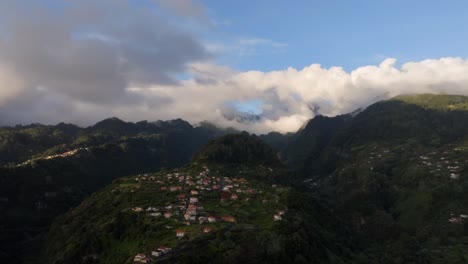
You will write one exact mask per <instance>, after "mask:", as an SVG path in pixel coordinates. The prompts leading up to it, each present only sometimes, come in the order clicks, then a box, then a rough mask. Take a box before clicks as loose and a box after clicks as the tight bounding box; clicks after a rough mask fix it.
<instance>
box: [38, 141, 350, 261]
mask: <svg viewBox="0 0 468 264" xmlns="http://www.w3.org/2000/svg"><path fill="white" fill-rule="evenodd" d="M271 150H272V149H271V147H270V146H268V145H266V144H265V143H263V142H262V141H260V140H259V139H258V138H257V137H256V136H251V135H249V134H247V133H245V132H244V133H241V134H239V135H227V136H224V137H222V138H219V139H216V140H213V141H211V142H210V143H208V144H207V145H206V146H205V147H204V148H203V149H202V150H201V151H200V152H199V153H198V154H197V155H196V156H195V158H194V160H193V161H192V162H191V163H189V164H187V165H185V166H183V167H181V168H177V169H171V170H162V171H159V172H155V173H148V174H140V175H133V176H129V177H124V178H120V179H117V180H114V181H113V183H112V184H111V185H109V186H107V187H105V188H104V189H103V190H101V191H99V192H97V193H95V194H93V195H92V196H90V197H89V198H88V199H86V200H85V201H84V202H83V203H82V204H81V205H80V206H78V207H76V208H75V209H73V210H72V211H70V212H68V213H67V214H65V215H64V216H62V217H60V218H58V219H57V221H56V222H55V223H54V225H53V227H52V229H51V230H50V232H49V235H48V238H47V243H46V254H45V259H44V260H43V261H45V262H47V263H132V262H133V260H134V258H138V256H139V255H138V254H145V255H147V256H148V255H150V254H151V253H152V252H154V256H151V258H153V260H154V261H157V262H161V263H174V262H175V263H188V262H190V263H205V262H209V263H239V262H245V263H297V262H299V263H324V262H326V263H331V262H333V263H345V262H346V260H349V258H350V256H351V254H352V248H353V244H352V243H351V236H350V234H349V231H348V230H347V229H346V228H344V227H343V226H342V225H341V222H340V220H338V219H337V218H335V217H334V216H333V215H332V213H331V212H329V211H328V210H327V209H326V208H324V207H322V206H320V205H319V204H318V203H317V202H316V201H315V200H314V199H313V198H312V197H311V196H310V195H308V194H306V193H300V192H297V191H296V190H295V189H294V188H293V187H291V186H288V185H281V184H277V183H276V180H277V179H281V178H287V177H288V173H289V172H288V171H287V170H286V168H285V167H284V166H282V164H281V163H280V162H279V160H278V159H277V157H276V153H275V152H273V151H271ZM221 157H223V158H221ZM167 248H169V249H170V251H168V252H165V251H166V250H167ZM158 249H160V250H158ZM164 249H166V250H164ZM160 254H161V255H160Z"/></svg>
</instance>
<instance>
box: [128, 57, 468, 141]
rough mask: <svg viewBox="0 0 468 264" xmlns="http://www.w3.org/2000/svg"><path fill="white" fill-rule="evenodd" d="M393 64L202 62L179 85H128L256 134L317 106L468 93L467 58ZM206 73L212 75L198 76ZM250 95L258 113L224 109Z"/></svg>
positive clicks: (328, 109)
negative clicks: (248, 66)
mask: <svg viewBox="0 0 468 264" xmlns="http://www.w3.org/2000/svg"><path fill="white" fill-rule="evenodd" d="M395 63H396V60H395V59H392V58H389V59H385V60H384V61H383V62H382V63H381V64H380V65H377V66H364V67H359V68H357V69H355V70H353V71H351V72H346V71H345V70H343V69H342V68H340V67H331V68H323V67H321V66H320V65H318V64H313V65H310V66H308V67H305V68H303V69H300V70H298V69H294V68H288V69H285V70H281V71H271V72H261V71H248V72H235V71H232V70H229V69H228V68H225V67H222V68H221V67H219V66H216V65H203V64H201V65H197V66H196V67H198V68H201V69H204V70H199V71H196V72H195V71H194V77H193V78H192V79H189V80H187V81H184V82H182V83H181V84H179V85H175V86H164V85H162V86H161V85H159V86H153V87H152V88H151V89H138V88H134V89H133V91H134V92H135V93H137V94H141V95H143V96H144V97H145V98H150V97H151V96H156V97H158V96H167V97H168V98H173V99H174V100H173V102H172V103H171V104H170V105H169V107H167V108H164V109H161V110H160V111H159V114H160V116H161V117H164V118H176V117H183V118H186V119H188V120H189V121H191V122H195V123H196V122H199V121H202V120H209V121H212V122H215V123H217V124H221V125H223V126H234V127H237V128H239V129H246V130H249V131H254V132H259V133H265V132H268V131H272V130H276V131H281V132H288V131H295V130H297V129H298V128H299V127H300V126H301V125H302V124H304V122H306V121H307V120H309V119H310V118H312V117H313V116H314V115H315V114H318V112H319V113H320V114H324V115H329V116H334V115H338V114H344V113H349V112H352V111H354V110H356V109H357V108H360V107H366V106H368V105H369V104H371V103H374V102H376V101H378V100H382V99H386V98H389V97H393V96H396V95H399V94H407V93H447V94H463V95H468V76H467V75H466V72H468V60H464V59H461V58H442V59H432V60H424V61H420V62H408V63H405V64H403V65H402V66H401V67H399V68H398V67H396V66H395ZM205 79H209V80H210V81H209V82H207V81H198V80H205ZM253 100H261V102H262V104H261V105H260V106H259V110H260V114H258V115H257V114H255V115H252V114H251V113H245V112H241V111H239V109H237V110H236V109H233V108H232V107H226V104H230V103H232V102H233V101H236V102H246V103H248V102H251V101H253ZM228 106H229V105H228ZM236 111H237V112H236ZM236 115H237V116H236Z"/></svg>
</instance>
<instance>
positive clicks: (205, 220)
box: [112, 166, 287, 263]
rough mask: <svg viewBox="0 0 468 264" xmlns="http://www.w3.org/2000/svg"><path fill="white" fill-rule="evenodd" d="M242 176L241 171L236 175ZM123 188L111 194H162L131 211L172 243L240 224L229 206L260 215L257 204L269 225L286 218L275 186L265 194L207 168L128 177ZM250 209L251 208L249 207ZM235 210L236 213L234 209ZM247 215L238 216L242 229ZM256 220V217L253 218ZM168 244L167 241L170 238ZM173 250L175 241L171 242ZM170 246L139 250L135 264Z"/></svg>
mask: <svg viewBox="0 0 468 264" xmlns="http://www.w3.org/2000/svg"><path fill="white" fill-rule="evenodd" d="M239 174H240V175H242V173H241V172H240V173H239ZM121 186H123V188H115V189H113V190H112V192H122V191H125V192H130V193H131V194H132V193H133V194H135V193H138V192H140V191H142V190H144V189H145V188H146V190H148V188H150V189H151V190H153V191H156V192H158V193H162V194H164V195H165V197H167V198H168V199H166V200H161V201H162V204H151V205H135V206H134V207H132V208H130V210H131V212H132V213H135V214H143V215H145V216H146V217H148V218H152V219H160V221H165V223H166V225H165V226H164V227H165V228H166V229H167V230H172V232H173V239H172V240H174V239H176V240H177V241H179V242H180V241H184V240H190V239H193V238H195V237H199V236H203V235H206V234H209V233H211V232H215V231H217V230H220V229H223V228H228V227H229V226H232V225H235V224H237V223H238V222H239V219H238V218H237V216H236V215H233V214H232V212H233V211H232V210H229V209H230V208H238V209H242V208H243V207H245V209H244V210H250V209H251V210H252V211H255V212H256V211H259V210H257V209H255V208H253V207H254V205H252V206H250V204H251V203H252V204H257V206H260V208H261V209H262V211H264V212H265V214H269V215H270V216H269V221H270V222H271V223H274V222H279V221H282V220H283V217H284V215H285V214H286V211H287V210H286V208H285V206H283V205H281V203H279V199H280V197H279V195H277V194H275V193H281V192H284V190H285V188H284V187H281V186H278V185H276V184H273V185H271V187H270V188H269V189H270V190H273V191H276V192H273V195H272V192H268V193H265V192H264V190H262V189H258V188H256V187H255V186H254V185H253V184H251V182H250V181H249V180H247V179H246V178H245V177H241V176H239V177H227V176H219V174H218V173H217V172H215V173H212V172H211V171H210V169H209V168H208V167H207V166H203V167H202V170H201V171H199V172H197V173H188V172H182V171H177V170H175V171H173V172H171V173H165V174H162V175H154V174H141V175H138V176H136V177H134V178H132V183H130V184H129V183H125V184H122V185H121ZM250 207H252V208H250ZM234 212H235V211H234ZM253 214H254V215H253V216H251V217H245V216H244V217H243V219H242V220H241V221H240V222H242V223H239V224H240V225H241V224H246V225H245V228H253V225H252V224H251V223H250V224H248V222H249V220H250V218H255V217H256V215H255V213H253ZM258 216H261V215H260V214H258ZM169 240H170V239H169ZM171 244H172V246H174V244H177V242H174V241H172V243H171ZM170 252H171V247H170V246H169V245H167V244H161V245H155V247H154V249H153V250H151V251H148V252H138V253H137V255H135V257H134V263H152V262H153V261H155V260H157V259H158V258H161V257H163V256H164V255H166V254H170Z"/></svg>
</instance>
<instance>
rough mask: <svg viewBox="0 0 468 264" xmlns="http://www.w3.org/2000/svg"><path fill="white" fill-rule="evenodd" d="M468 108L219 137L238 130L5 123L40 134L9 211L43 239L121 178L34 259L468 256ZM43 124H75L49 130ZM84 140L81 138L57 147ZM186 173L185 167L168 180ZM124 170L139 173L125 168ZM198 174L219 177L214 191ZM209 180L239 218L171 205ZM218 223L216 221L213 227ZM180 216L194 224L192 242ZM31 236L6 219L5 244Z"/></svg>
mask: <svg viewBox="0 0 468 264" xmlns="http://www.w3.org/2000/svg"><path fill="white" fill-rule="evenodd" d="M467 105H468V98H467V97H463V96H450V95H430V94H424V95H406V96H398V97H396V98H393V99H391V100H387V101H382V102H378V103H376V104H374V105H371V106H370V107H368V108H367V109H366V110H364V111H362V112H360V113H358V114H356V115H355V114H350V115H343V116H337V117H333V118H329V117H323V116H317V117H315V118H314V119H312V120H311V121H309V122H308V124H307V125H305V126H304V127H303V128H302V129H301V130H299V131H298V132H297V133H296V134H288V135H281V134H278V133H270V134H268V135H262V136H258V137H257V136H255V135H249V134H247V133H245V132H243V133H241V134H236V135H228V136H224V137H221V138H219V139H215V140H212V139H213V138H214V137H216V136H218V135H221V134H223V133H227V131H220V130H218V129H216V128H215V127H213V126H211V125H209V124H204V125H202V126H200V127H198V128H193V127H192V126H190V125H189V124H187V123H185V122H183V121H181V120H178V121H173V123H171V122H159V123H147V122H139V123H136V124H133V123H125V122H122V121H120V120H117V119H109V120H105V121H103V122H100V123H98V124H96V125H95V126H93V127H90V128H86V129H81V128H78V127H75V126H72V125H63V124H62V125H59V126H60V127H59V126H57V127H44V126H39V125H32V126H29V127H17V128H7V129H5V130H4V131H3V132H2V133H6V134H9V135H15V137H21V136H20V134H22V133H23V134H24V133H26V134H27V135H28V136H27V137H26V138H30V139H28V140H24V141H21V144H15V143H14V140H13V139H12V138H10V139H8V140H3V141H2V142H7V143H4V144H3V146H4V147H2V148H0V153H3V154H1V155H3V157H4V158H3V160H2V161H3V163H4V164H5V163H8V162H12V161H13V162H23V161H27V162H25V163H23V164H22V165H21V166H16V165H15V166H13V165H11V164H10V166H4V167H3V168H1V170H2V171H1V172H0V175H2V177H1V180H2V185H1V186H2V188H3V189H2V193H6V197H1V195H0V206H1V208H2V216H5V217H4V218H2V219H8V220H7V221H6V222H5V223H7V225H10V226H9V227H11V226H14V225H15V224H16V226H20V227H28V229H25V228H23V229H19V230H20V233H19V234H23V233H24V232H25V230H26V233H25V234H24V237H25V240H26V241H35V239H36V238H39V239H40V238H42V236H38V237H35V236H34V234H37V233H39V234H41V233H44V232H45V231H47V230H45V229H44V226H47V225H48V223H50V220H51V219H53V218H54V217H55V216H56V215H57V214H58V213H60V212H63V211H64V210H66V208H69V206H70V204H77V203H78V202H79V201H81V200H82V199H83V198H84V197H86V196H88V195H89V193H91V192H93V191H96V190H97V189H99V188H101V187H103V186H104V185H105V184H107V183H109V182H110V181H113V182H112V184H111V185H108V186H107V187H105V188H104V189H102V190H101V191H99V192H97V193H94V194H93V195H91V196H90V197H89V198H88V199H86V200H85V201H84V202H83V203H81V205H80V206H78V207H76V208H75V209H73V210H71V211H69V212H68V213H67V214H65V215H63V216H61V217H59V218H57V220H56V221H55V223H54V225H53V228H52V229H51V231H50V232H49V235H48V237H47V243H46V244H45V245H46V246H45V248H43V249H44V255H43V256H42V257H43V259H36V258H34V259H29V260H30V262H32V263H34V260H35V261H39V262H41V261H42V262H49V263H131V262H132V260H133V257H134V256H135V254H137V253H141V252H146V253H149V252H151V251H152V250H154V249H155V247H158V246H160V245H162V244H164V245H166V246H170V247H172V248H173V251H172V253H169V254H166V255H164V257H159V258H157V261H158V262H162V263H169V262H176V263H186V262H192V263H201V262H215V263H238V262H246V263H262V262H263V263H292V262H294V263H389V264H390V263H467V262H468V206H467V205H468V180H467V177H468V108H467ZM65 127H66V128H67V129H65ZM31 129H33V130H32V131H35V129H38V130H37V131H42V132H36V134H37V135H41V136H40V137H45V138H47V137H48V136H49V135H50V134H51V133H58V134H61V133H62V134H64V136H62V137H58V138H60V139H59V140H56V141H54V140H49V141H47V140H46V141H44V142H46V143H41V144H39V143H37V142H36V143H34V142H35V141H34V140H33V138H37V136H36V137H33V136H31V135H32V134H31V135H29V134H30V133H31ZM55 130H57V131H59V132H53V131H55ZM25 131H28V132H25ZM44 131H46V132H44ZM60 131H62V132H60ZM65 131H67V132H65ZM13 138H14V137H13ZM52 138H54V137H52ZM210 140H211V141H210ZM262 141H263V142H267V143H269V144H270V145H271V146H268V145H266V144H265V143H263V142H262ZM8 142H9V143H8ZM207 142H208V143H207ZM204 143H207V144H206V145H205V147H203V148H202V149H201V150H199V148H200V147H201V145H202V144H204ZM28 144H31V146H34V147H31V148H32V149H34V150H33V151H32V152H31V153H28V151H26V150H27V149H28V146H29V145H28ZM5 146H6V147H5ZM59 150H60V151H59ZM69 150H77V151H76V152H73V154H72V155H58V156H52V158H50V159H45V158H44V157H45V156H46V155H54V154H55V155H56V154H57V153H63V151H69ZM277 150H279V151H280V153H277ZM2 151H3V152H2ZM5 153H16V154H15V155H10V154H5ZM44 153H46V154H44ZM193 153H196V154H195V155H194V159H193V161H192V162H191V163H188V164H186V162H187V161H188V160H189V158H190V157H191V156H192V154H193ZM5 157H6V158H5ZM31 157H34V158H33V159H32V160H30V159H31ZM280 159H281V161H282V162H283V163H285V164H287V165H288V166H290V169H291V168H292V169H294V171H291V170H290V169H286V168H285V167H284V165H283V164H281V162H280ZM28 160H29V161H28ZM183 164H186V165H185V166H183V167H180V168H178V169H174V168H175V167H179V166H182V165H183ZM206 166H208V167H209V168H210V169H211V170H210V172H209V173H208V172H207V168H206ZM165 167H166V168H165ZM169 168H171V169H169ZM160 169H162V170H160ZM176 173H177V174H181V175H183V178H182V179H181V178H177V177H180V176H179V175H177V177H172V176H171V177H170V178H168V177H169V176H168V174H173V175H175V174H176ZM135 174H140V175H139V176H136V175H135ZM144 174H147V175H144ZM124 175H134V176H130V177H125V178H117V177H121V176H124ZM207 175H209V176H210V177H209V179H208V178H206V179H205V178H203V177H207ZM199 177H202V178H199ZM143 178H145V179H143ZM150 178H151V179H150ZM241 178H244V179H245V181H244V180H242V183H240V182H237V181H238V180H239V179H241ZM187 179H189V181H191V180H192V179H193V182H194V183H195V182H198V181H200V180H201V182H202V183H203V182H204V181H205V180H206V181H208V182H209V183H207V184H208V185H207V186H208V189H206V188H205V187H207V186H204V187H203V188H205V189H198V187H200V186H198V185H199V184H200V183H197V185H191V184H190V183H189V182H187ZM234 179H236V181H234ZM225 181H228V183H226V182H225ZM230 181H232V183H230ZM214 182H216V183H217V184H218V185H220V186H218V187H217V188H220V189H216V191H214V190H215V189H214V184H215V183H214ZM179 184H180V185H181V188H180V189H177V188H176V189H175V190H174V191H170V190H169V191H168V190H163V189H161V188H162V187H167V188H169V187H171V186H177V185H179ZM224 184H232V185H233V186H234V185H235V184H238V185H239V186H234V187H231V188H233V189H229V188H228V189H229V190H228V192H231V195H232V193H235V194H237V196H238V197H237V198H235V199H234V198H232V197H233V196H227V197H226V195H227V194H226V192H225V191H221V190H222V189H223V188H222V186H223V185H224ZM194 186H198V187H197V188H196V189H194ZM237 188H240V189H241V190H239V192H238V190H236V189H237ZM169 189H170V188H169ZM193 190H197V192H198V193H199V194H198V195H199V198H200V203H201V207H200V208H198V207H199V206H197V208H198V210H199V211H200V212H201V213H200V214H199V216H201V217H206V216H208V215H210V214H212V215H217V216H219V217H221V216H223V215H224V216H225V215H229V216H233V217H235V219H236V221H235V222H230V221H218V222H216V223H209V224H208V223H203V224H202V225H201V224H200V223H195V222H192V223H191V225H186V223H184V219H183V217H184V216H183V212H182V215H181V214H179V215H178V216H174V217H169V218H165V217H162V216H161V215H159V216H156V213H157V212H159V213H164V212H166V211H167V210H169V209H167V208H169V207H168V206H169V205H174V204H175V203H180V202H181V201H180V200H179V198H176V197H178V195H182V194H184V195H185V197H186V199H188V197H189V194H190V195H192V194H193V193H192V192H191V191H193ZM253 190H255V191H253ZM230 197H231V198H230ZM186 203H187V204H186V206H187V205H188V200H187V201H186ZM177 206H182V204H177ZM138 207H140V208H142V210H141V211H139V210H137V208H138ZM151 207H155V208H157V209H155V210H156V211H152V210H153V209H150V208H151ZM170 208H173V207H170ZM178 208H179V207H178ZM143 209H144V210H143ZM147 209H150V210H149V211H146V210H147ZM170 210H172V209H170ZM181 210H182V209H181ZM183 210H186V209H183ZM282 210H284V211H285V214H283V215H281V217H280V218H281V220H278V221H274V218H273V217H272V216H273V215H274V213H278V212H279V211H282ZM152 213H155V214H153V215H150V214H152ZM174 213H175V212H174ZM179 213H181V212H179ZM27 217H29V218H31V219H33V220H31V221H29V222H26V221H25V219H27ZM219 217H218V219H221V218H219ZM190 221H191V220H190ZM4 226H5V225H4ZM205 226H210V227H211V228H212V230H211V231H210V232H208V233H204V232H202V230H203V229H202V228H203V227H205ZM31 227H32V228H31ZM2 228H3V227H2ZM35 228H36V229H35ZM176 229H183V230H184V231H186V234H187V235H186V236H184V237H183V238H180V239H177V238H176V237H175V230H176ZM5 230H7V229H5ZM15 230H17V229H15ZM3 234H4V235H3ZM17 234H18V233H13V232H2V235H3V237H2V238H3V239H4V240H3V241H14V240H15V239H16V240H18V237H16V236H17ZM4 244H8V243H4ZM39 244H40V243H35V245H39ZM8 245H10V244H8ZM22 245H23V246H22V247H21V248H28V249H32V250H34V249H35V248H34V247H30V246H29V244H22ZM24 245H26V246H24ZM0 258H1V256H0Z"/></svg>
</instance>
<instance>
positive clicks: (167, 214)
mask: <svg viewBox="0 0 468 264" xmlns="http://www.w3.org/2000/svg"><path fill="white" fill-rule="evenodd" d="M164 217H166V218H171V217H172V213H171V212H165V213H164Z"/></svg>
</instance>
